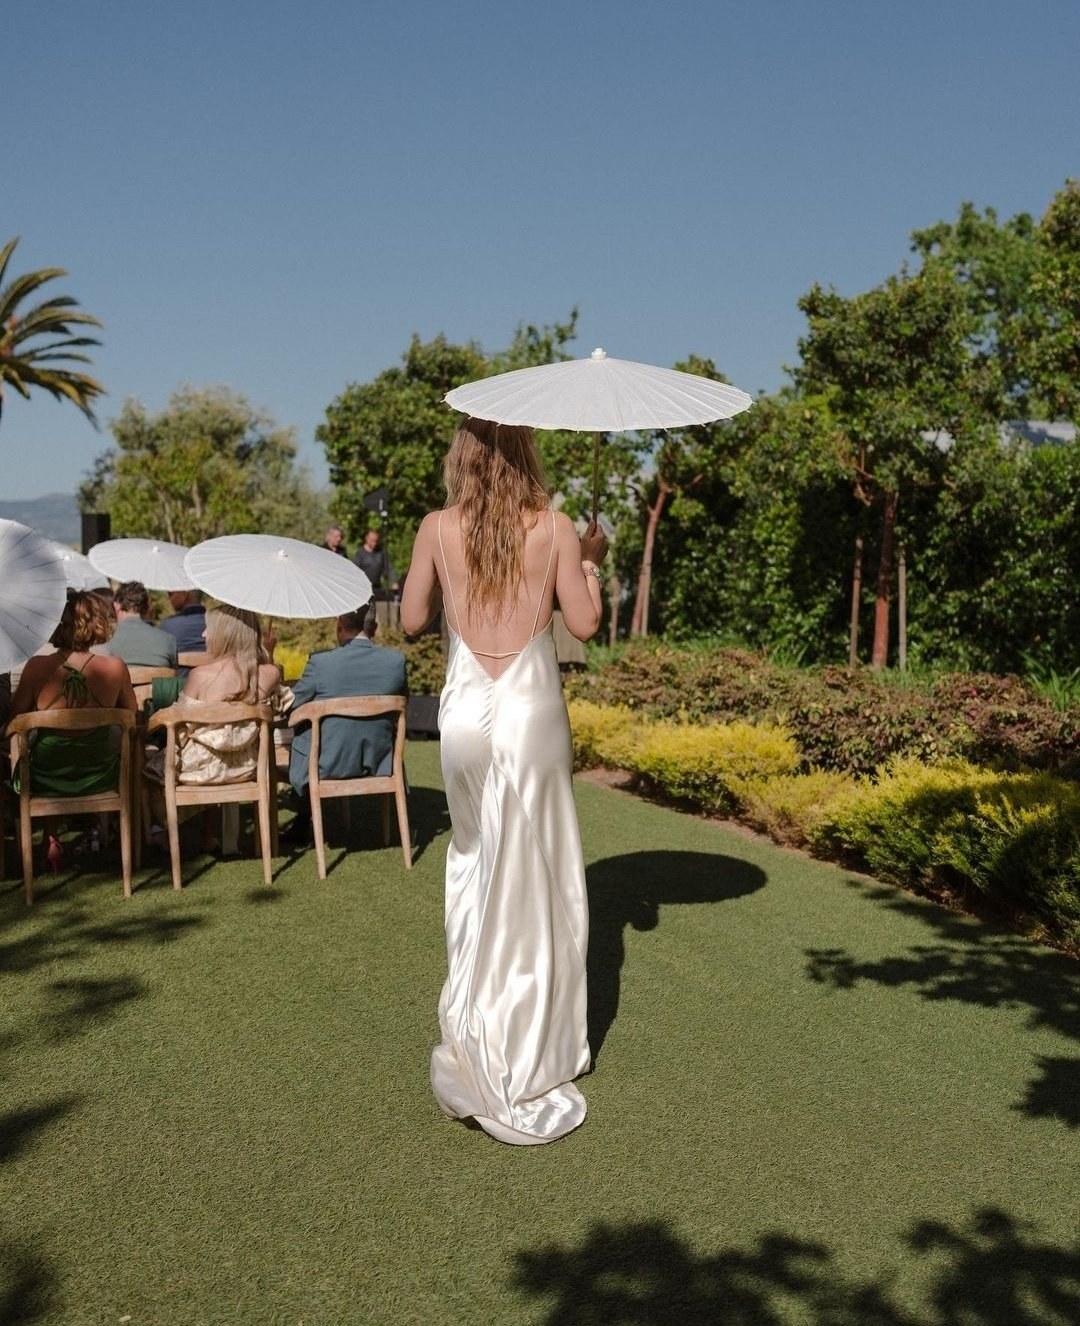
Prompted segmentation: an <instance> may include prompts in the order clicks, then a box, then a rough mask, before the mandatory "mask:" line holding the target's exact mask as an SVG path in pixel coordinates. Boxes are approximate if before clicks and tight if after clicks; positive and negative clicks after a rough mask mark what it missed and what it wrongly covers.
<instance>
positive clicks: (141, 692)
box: [128, 663, 176, 709]
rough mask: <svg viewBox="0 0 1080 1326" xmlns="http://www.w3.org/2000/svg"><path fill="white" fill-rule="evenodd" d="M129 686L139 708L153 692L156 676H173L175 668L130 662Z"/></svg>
mask: <svg viewBox="0 0 1080 1326" xmlns="http://www.w3.org/2000/svg"><path fill="white" fill-rule="evenodd" d="M128 672H129V673H130V675H131V687H132V690H134V692H135V699H136V700H137V701H138V703H139V708H140V709H141V708H142V707H143V705H144V704H145V703H146V701H147V700H149V699H150V698H151V696H152V695H153V693H154V680H155V678H158V677H175V676H176V669H175V668H163V667H149V666H144V665H143V664H141V663H130V664H129V665H128Z"/></svg>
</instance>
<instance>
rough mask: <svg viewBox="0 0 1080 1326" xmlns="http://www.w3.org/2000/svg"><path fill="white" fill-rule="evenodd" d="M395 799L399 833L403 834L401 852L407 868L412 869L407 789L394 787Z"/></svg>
mask: <svg viewBox="0 0 1080 1326" xmlns="http://www.w3.org/2000/svg"><path fill="white" fill-rule="evenodd" d="M394 800H395V802H396V803H397V822H398V833H399V834H400V835H401V854H402V856H404V858H405V869H406V870H411V869H412V839H411V837H410V835H409V802H408V799H407V798H406V796H405V789H404V788H403V787H397V788H395V789H394Z"/></svg>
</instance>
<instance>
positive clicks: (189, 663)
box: [176, 649, 213, 668]
mask: <svg viewBox="0 0 1080 1326" xmlns="http://www.w3.org/2000/svg"><path fill="white" fill-rule="evenodd" d="M212 657H213V655H211V654H208V653H207V652H206V651H205V650H204V649H181V651H180V652H179V654H177V656H176V663H177V666H178V667H181V668H197V667H201V666H202V664H203V663H209V662H210V661H211V659H212Z"/></svg>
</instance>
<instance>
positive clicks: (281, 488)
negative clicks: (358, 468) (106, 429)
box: [79, 386, 326, 545]
mask: <svg viewBox="0 0 1080 1326" xmlns="http://www.w3.org/2000/svg"><path fill="white" fill-rule="evenodd" d="M111 428H112V433H113V438H114V439H115V445H114V446H112V447H110V448H109V449H108V450H107V451H105V452H104V453H103V454H102V455H100V456H99V457H98V458H97V460H96V462H95V464H94V468H93V471H92V472H91V474H90V475H89V476H88V478H87V480H86V482H85V483H84V484H83V485H82V487H81V488H80V490H79V504H80V506H81V507H82V509H83V510H84V511H87V510H92V511H105V512H108V513H109V515H110V517H111V523H112V530H113V533H114V535H116V536H126V537H144V538H163V539H167V540H169V541H170V542H173V543H182V544H188V545H191V544H195V543H199V542H200V541H201V540H203V539H210V538H214V537H216V536H217V535H220V534H238V533H274V534H285V535H290V536H292V537H295V538H301V539H308V540H312V541H320V542H321V540H322V535H323V533H324V530H325V520H326V503H325V499H324V497H323V495H322V494H320V493H318V492H316V491H315V490H314V489H313V488H312V486H311V483H310V481H309V479H308V476H307V473H306V471H305V470H304V469H303V468H302V467H298V466H297V465H296V442H295V439H294V436H293V432H292V430H291V429H288V428H281V427H279V426H278V425H276V424H275V423H274V422H273V420H272V419H270V418H269V417H268V416H267V415H265V414H264V413H262V412H261V411H259V410H256V409H255V408H254V407H253V406H252V405H251V404H250V403H249V402H248V401H247V400H246V399H245V397H243V396H242V395H240V394H238V393H236V392H233V391H230V390H229V389H228V388H226V387H208V388H202V389H196V388H194V387H187V386H185V387H182V388H180V390H179V391H177V392H175V393H174V394H173V395H172V396H171V397H170V399H169V403H168V405H167V406H166V408H165V409H164V410H162V411H160V412H159V413H157V414H152V413H151V412H150V411H148V410H147V409H146V407H145V406H144V405H142V404H140V403H139V402H138V401H128V402H126V403H125V405H124V408H123V409H122V410H121V412H120V415H119V416H118V417H117V418H116V419H114V420H113V421H112V424H111Z"/></svg>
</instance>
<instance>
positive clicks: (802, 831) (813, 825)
mask: <svg viewBox="0 0 1080 1326" xmlns="http://www.w3.org/2000/svg"><path fill="white" fill-rule="evenodd" d="M859 781H860V780H859V779H857V778H855V777H854V776H853V775H851V774H845V773H834V772H832V771H830V770H826V769H817V770H814V771H813V772H811V773H807V774H779V775H777V776H776V777H773V778H765V777H761V776H760V775H757V776H755V777H753V778H747V779H745V780H744V781H742V782H740V783H739V784H738V785H737V786H736V787H735V788H734V791H735V794H736V796H737V797H738V801H739V814H740V818H741V819H745V820H746V822H747V823H748V824H749V825H751V827H752V828H755V829H758V830H760V832H762V833H767V834H768V835H769V837H770V838H774V839H775V840H776V841H777V842H780V843H785V844H786V845H787V846H789V847H806V846H809V845H810V844H811V843H812V842H813V841H814V836H815V834H816V833H818V831H819V830H820V827H821V824H822V823H823V822H824V821H825V820H827V819H828V818H829V816H830V815H832V814H835V813H836V811H837V810H838V809H839V807H840V806H842V805H843V804H844V802H845V801H847V800H849V799H850V798H851V797H852V795H853V794H854V793H855V791H856V789H857V788H858V786H859Z"/></svg>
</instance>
